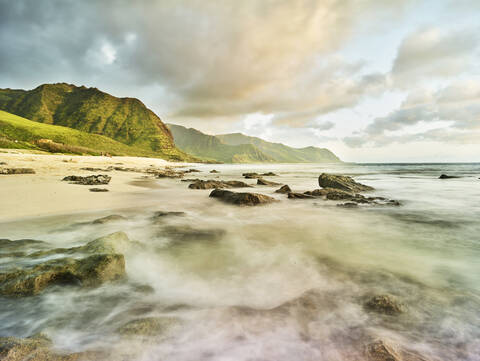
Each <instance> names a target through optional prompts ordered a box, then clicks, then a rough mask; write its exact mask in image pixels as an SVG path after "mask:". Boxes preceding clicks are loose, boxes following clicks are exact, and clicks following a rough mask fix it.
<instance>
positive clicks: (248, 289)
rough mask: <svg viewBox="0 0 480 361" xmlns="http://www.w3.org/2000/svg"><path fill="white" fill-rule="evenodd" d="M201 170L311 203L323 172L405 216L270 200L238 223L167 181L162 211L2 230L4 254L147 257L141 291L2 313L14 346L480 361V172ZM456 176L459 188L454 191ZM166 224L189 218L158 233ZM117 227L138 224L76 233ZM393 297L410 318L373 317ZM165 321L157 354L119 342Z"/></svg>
mask: <svg viewBox="0 0 480 361" xmlns="http://www.w3.org/2000/svg"><path fill="white" fill-rule="evenodd" d="M195 167H196V168H198V169H200V170H202V171H203V172H202V173H199V174H198V175H197V174H196V173H194V174H193V178H196V177H197V176H198V177H199V178H205V179H207V178H213V177H214V176H215V177H216V176H217V175H212V174H209V173H208V171H209V170H211V169H212V168H215V169H217V170H219V171H220V172H221V173H220V174H218V176H219V179H222V180H233V179H235V180H242V177H241V174H242V173H244V172H248V171H252V172H268V171H273V172H275V173H277V174H278V175H279V176H278V177H271V178H269V179H270V180H272V181H276V182H280V183H282V184H288V185H289V186H290V187H291V188H292V189H293V190H294V191H302V192H303V191H307V190H313V189H316V188H318V182H317V178H318V175H319V174H320V173H322V172H332V173H339V174H344V175H350V176H353V177H354V178H355V180H357V181H359V182H361V183H364V184H368V185H371V186H373V187H375V189H376V191H374V192H371V193H372V194H373V195H378V196H385V197H387V198H393V199H396V200H399V201H400V202H401V203H402V205H401V206H400V207H393V206H371V205H367V206H360V207H358V208H356V209H344V208H340V207H337V206H336V203H337V202H333V201H326V200H323V199H315V200H310V199H308V200H300V199H299V200H290V199H287V197H286V196H285V195H282V194H276V193H274V190H275V189H277V188H278V187H262V186H258V187H257V186H256V187H255V188H254V189H251V190H249V191H255V192H259V193H263V194H267V195H271V196H273V197H275V198H277V199H279V200H280V202H277V203H274V204H270V205H265V206H258V207H237V206H232V205H227V204H223V203H221V202H219V201H218V200H216V199H212V198H209V197H208V194H209V192H210V191H209V190H190V189H188V188H187V185H188V183H185V182H181V181H179V180H178V179H159V180H155V181H154V182H155V187H151V188H145V191H144V192H142V193H141V194H139V195H138V199H139V204H140V203H142V202H143V203H145V202H144V201H145V200H149V201H150V204H151V206H149V207H144V206H142V207H136V205H135V204H132V205H131V207H130V208H128V209H123V210H110V211H105V212H97V213H90V214H86V213H81V214H74V215H62V216H56V217H48V218H37V219H27V220H21V221H16V222H9V223H3V224H0V230H1V232H0V238H8V239H23V238H33V239H38V240H43V241H46V242H49V243H50V244H51V247H52V248H53V247H73V246H77V245H83V244H85V243H87V242H88V241H91V240H93V239H96V238H98V237H100V236H104V235H108V234H110V233H112V232H116V231H124V232H125V233H127V235H128V236H129V238H130V239H132V240H135V241H138V242H140V243H141V247H136V248H135V247H134V248H132V249H131V250H129V251H127V252H126V253H125V260H126V271H127V275H128V278H127V280H124V281H119V282H112V283H107V284H104V285H103V286H101V287H99V288H94V289H85V288H78V287H67V286H63V287H52V288H49V289H47V290H46V291H44V292H43V293H42V294H40V295H38V296H33V297H23V298H14V299H12V298H0V336H19V337H26V336H29V335H31V334H34V333H36V332H44V333H45V334H47V335H48V336H49V337H50V338H51V339H52V340H53V342H54V345H55V347H56V348H58V349H59V350H68V351H78V350H87V349H110V350H114V352H115V353H117V354H118V355H123V356H122V357H124V359H131V360H178V361H183V360H197V361H198V360H277V361H283V360H289V361H291V360H350V359H351V360H359V359H362V355H363V349H364V347H365V344H367V343H368V342H371V340H375V339H387V340H391V341H393V342H395V343H396V344H399V345H401V346H402V347H407V348H409V349H410V350H415V351H418V352H419V353H421V354H422V355H424V356H426V357H428V358H431V359H441V360H480V222H479V219H480V203H479V199H480V180H479V179H478V178H479V176H480V164H448V165H446V164H404V165H398V164H381V165H373V164H372V165H368V164H366V165H349V164H342V165H328V166H325V165H311V164H309V165H298V164H297V165H215V166H212V165H201V166H195ZM442 173H446V174H449V175H455V176H459V177H460V178H455V179H445V180H440V179H438V176H439V175H440V174H442ZM267 178H268V177H267ZM249 181H251V182H252V183H254V182H253V181H255V180H249ZM140 183H141V182H140ZM236 191H237V190H236ZM238 191H240V190H238ZM46 206H47V205H46ZM160 210H161V211H184V212H186V216H184V217H168V218H165V220H163V221H161V222H154V221H152V218H151V217H152V214H153V212H155V211H160ZM109 214H121V215H124V216H126V217H127V220H124V221H119V222H113V223H109V224H104V225H92V224H86V223H85V224H77V223H81V222H89V221H91V220H93V219H96V218H99V217H102V216H106V215H109ZM75 224H76V225H75ZM172 226H176V227H180V228H185V229H200V230H206V232H203V233H202V234H203V236H202V237H199V238H198V239H195V238H194V237H193V238H192V239H186V240H185V239H183V240H179V239H175V237H172V235H171V233H169V232H166V231H165V230H166V229H167V230H168V229H169V228H168V227H170V229H171V228H172ZM0 262H1V263H0V267H1V268H6V267H9V266H11V264H12V262H13V263H16V264H17V265H19V266H20V267H21V265H22V262H24V260H22V259H12V258H0ZM25 262H26V261H25ZM382 294H389V295H391V296H392V297H394V298H395V299H396V300H398V301H399V302H401V303H402V305H404V307H405V311H404V312H403V313H402V314H400V315H395V316H390V315H382V314H377V313H374V312H370V311H368V310H367V309H365V307H364V303H365V300H366V299H368V298H369V297H371V296H372V295H382ZM159 316H164V317H172V318H175V319H176V320H178V322H176V323H175V325H174V326H173V327H171V328H169V329H168V331H166V332H164V333H162V334H161V335H159V336H158V337H150V338H148V339H145V338H142V337H133V338H132V337H131V338H124V337H122V336H121V335H119V334H118V333H117V332H116V330H117V329H118V328H119V327H121V326H122V325H124V324H125V323H127V322H129V321H132V320H135V319H139V318H145V317H159ZM119 359H120V358H119Z"/></svg>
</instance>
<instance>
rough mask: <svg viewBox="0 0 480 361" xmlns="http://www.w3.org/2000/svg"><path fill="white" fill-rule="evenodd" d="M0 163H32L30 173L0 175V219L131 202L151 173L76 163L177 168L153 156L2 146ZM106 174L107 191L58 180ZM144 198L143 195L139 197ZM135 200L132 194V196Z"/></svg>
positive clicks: (19, 165) (14, 165) (121, 205)
mask: <svg viewBox="0 0 480 361" xmlns="http://www.w3.org/2000/svg"><path fill="white" fill-rule="evenodd" d="M2 162H3V163H6V164H4V165H0V167H4V168H33V169H34V170H35V174H15V175H0V199H1V200H2V201H1V206H0V221H9V220H18V219H22V218H30V217H37V216H48V215H57V214H72V213H76V212H85V211H100V210H105V209H118V208H125V207H131V206H132V204H131V202H132V201H133V199H134V197H135V195H137V194H138V193H141V192H144V191H145V187H149V185H150V184H149V179H151V178H153V177H152V176H151V175H147V174H145V173H141V172H125V171H115V170H112V171H109V172H101V171H86V170H82V169H81V168H87V167H90V168H107V167H124V168H139V169H142V170H146V169H149V168H156V169H164V168H165V167H167V166H168V167H181V166H185V163H173V162H168V161H165V160H163V159H157V158H141V157H99V156H70V155H50V154H34V153H27V152H23V151H19V150H9V151H5V150H4V151H2V153H0V163H2ZM92 174H108V175H110V176H112V180H111V182H110V183H109V184H108V185H107V186H102V187H101V188H106V189H108V190H109V192H104V193H95V192H90V191H89V188H92V186H85V185H75V184H70V183H69V182H63V181H62V178H64V177H66V176H69V175H80V176H86V175H92ZM145 202H146V203H148V199H145ZM135 205H136V206H141V205H142V204H138V198H135Z"/></svg>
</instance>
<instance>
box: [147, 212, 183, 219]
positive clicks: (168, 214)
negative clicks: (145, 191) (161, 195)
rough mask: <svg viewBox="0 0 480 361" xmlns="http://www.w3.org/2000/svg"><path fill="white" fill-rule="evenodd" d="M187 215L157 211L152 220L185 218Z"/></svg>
mask: <svg viewBox="0 0 480 361" xmlns="http://www.w3.org/2000/svg"><path fill="white" fill-rule="evenodd" d="M185 215H187V214H186V213H185V212H172V211H170V212H165V211H157V212H155V213H154V214H153V216H152V218H154V219H158V218H166V217H183V216H185Z"/></svg>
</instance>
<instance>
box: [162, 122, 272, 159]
mask: <svg viewBox="0 0 480 361" xmlns="http://www.w3.org/2000/svg"><path fill="white" fill-rule="evenodd" d="M167 125H168V127H169V128H170V131H171V132H172V134H173V138H174V140H175V144H176V145H177V147H178V148H180V149H181V150H183V151H184V152H186V153H189V154H192V155H194V156H197V157H200V158H202V159H205V160H209V161H217V162H222V163H261V162H274V161H275V160H274V159H273V158H271V157H269V156H267V155H266V154H263V153H262V152H261V151H259V150H258V149H257V148H256V147H255V146H253V145H251V144H239V145H228V144H224V143H223V142H222V141H221V140H220V139H218V138H217V137H215V136H213V135H207V134H204V133H202V132H199V131H198V130H196V129H193V128H185V127H182V126H181V125H175V124H167Z"/></svg>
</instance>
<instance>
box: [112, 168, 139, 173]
mask: <svg viewBox="0 0 480 361" xmlns="http://www.w3.org/2000/svg"><path fill="white" fill-rule="evenodd" d="M113 170H116V171H118V172H135V173H142V172H143V170H141V169H139V168H128V167H113Z"/></svg>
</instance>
